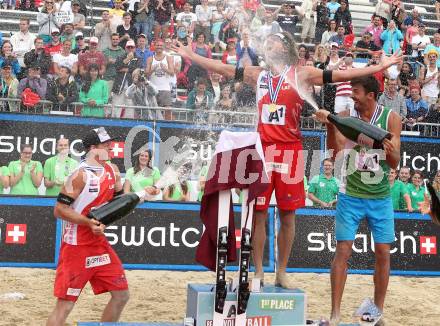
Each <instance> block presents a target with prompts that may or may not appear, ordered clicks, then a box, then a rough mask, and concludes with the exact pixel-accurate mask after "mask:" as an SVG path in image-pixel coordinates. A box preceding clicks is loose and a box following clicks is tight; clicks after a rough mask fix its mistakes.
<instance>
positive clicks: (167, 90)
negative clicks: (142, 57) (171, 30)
mask: <svg viewBox="0 0 440 326" xmlns="http://www.w3.org/2000/svg"><path fill="white" fill-rule="evenodd" d="M200 35H203V34H200ZM155 46H156V52H155V54H154V55H153V56H151V57H149V58H148V59H147V68H146V69H145V73H146V74H147V76H148V77H149V78H150V82H151V83H152V84H153V85H154V86H155V87H156V88H157V90H158V91H159V93H158V94H157V105H158V106H161V107H167V106H171V100H172V98H171V87H170V81H169V78H170V76H173V75H174V62H173V61H174V59H173V58H172V57H170V56H167V55H166V54H165V53H164V52H163V42H162V41H160V40H158V41H156V42H155Z"/></svg>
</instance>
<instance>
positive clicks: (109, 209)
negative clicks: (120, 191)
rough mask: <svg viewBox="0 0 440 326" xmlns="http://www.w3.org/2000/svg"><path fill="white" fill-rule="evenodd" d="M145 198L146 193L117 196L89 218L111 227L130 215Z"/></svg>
mask: <svg viewBox="0 0 440 326" xmlns="http://www.w3.org/2000/svg"><path fill="white" fill-rule="evenodd" d="M144 196H145V191H139V192H136V193H135V192H130V193H128V194H124V195H120V196H116V197H115V198H113V199H112V200H111V201H109V202H108V203H105V204H103V205H101V206H99V207H97V208H94V209H92V210H91V211H90V213H89V214H88V215H87V217H88V218H94V219H95V220H97V221H98V222H101V223H102V224H104V225H110V224H112V223H114V222H116V221H118V220H120V219H121V218H123V217H125V216H127V215H128V214H130V213H131V212H132V211H133V210H134V209H135V207H136V205H137V204H138V203H139V201H140V200H141V198H143V197H144Z"/></svg>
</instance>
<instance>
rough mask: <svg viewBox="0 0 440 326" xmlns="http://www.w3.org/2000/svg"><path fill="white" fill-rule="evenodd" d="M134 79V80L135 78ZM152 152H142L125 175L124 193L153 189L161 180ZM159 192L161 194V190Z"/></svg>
mask: <svg viewBox="0 0 440 326" xmlns="http://www.w3.org/2000/svg"><path fill="white" fill-rule="evenodd" d="M133 79H134V78H133ZM151 158H152V155H151V151H150V150H149V149H148V150H144V151H142V152H141V153H140V154H139V156H138V158H137V159H136V161H135V164H134V167H132V168H129V169H128V170H127V172H126V173H125V182H124V193H129V192H138V191H142V190H144V189H145V187H152V186H154V185H155V184H156V182H157V181H159V179H160V171H159V169H158V168H157V167H155V166H152V165H151ZM156 190H157V193H156V195H157V194H159V192H160V190H159V189H156Z"/></svg>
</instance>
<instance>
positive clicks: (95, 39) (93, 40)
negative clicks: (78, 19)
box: [89, 36, 99, 44]
mask: <svg viewBox="0 0 440 326" xmlns="http://www.w3.org/2000/svg"><path fill="white" fill-rule="evenodd" d="M89 43H95V44H98V43H99V39H98V38H97V37H96V36H92V37H91V38H90V40H89Z"/></svg>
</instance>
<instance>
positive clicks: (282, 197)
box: [255, 142, 306, 211]
mask: <svg viewBox="0 0 440 326" xmlns="http://www.w3.org/2000/svg"><path fill="white" fill-rule="evenodd" d="M263 150H264V158H265V160H266V168H267V172H268V175H269V183H270V184H269V187H268V188H267V190H266V191H265V192H264V193H263V194H262V195H261V196H259V197H257V204H256V206H255V208H256V210H260V211H261V210H265V209H267V208H268V207H269V203H270V199H271V197H272V192H273V190H274V189H275V198H276V201H277V207H278V208H279V209H282V210H287V211H292V210H295V209H297V208H300V207H303V206H305V200H306V193H305V190H304V157H303V147H302V144H301V143H300V142H297V143H263Z"/></svg>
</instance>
